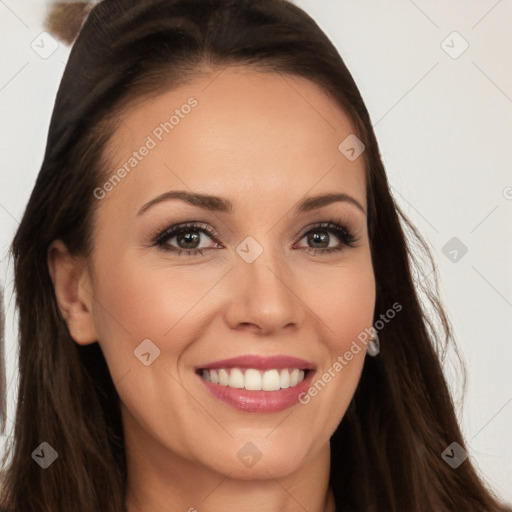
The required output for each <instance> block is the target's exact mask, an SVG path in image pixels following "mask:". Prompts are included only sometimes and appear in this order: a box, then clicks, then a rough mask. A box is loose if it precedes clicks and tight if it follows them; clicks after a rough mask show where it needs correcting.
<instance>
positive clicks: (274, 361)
mask: <svg viewBox="0 0 512 512" xmlns="http://www.w3.org/2000/svg"><path fill="white" fill-rule="evenodd" d="M215 368H254V369H255V370H272V369H274V368H275V369H281V368H298V369H301V370H305V369H307V370H314V369H315V365H314V364H313V363H311V362H309V361H306V360H305V359H300V358H298V357H292V356H285V355H276V356H269V357H263V356H256V355H245V356H239V357H232V358H230V359H222V360H221V361H213V362H211V363H205V364H204V365H201V366H198V367H197V369H198V370H200V369H206V370H210V369H215Z"/></svg>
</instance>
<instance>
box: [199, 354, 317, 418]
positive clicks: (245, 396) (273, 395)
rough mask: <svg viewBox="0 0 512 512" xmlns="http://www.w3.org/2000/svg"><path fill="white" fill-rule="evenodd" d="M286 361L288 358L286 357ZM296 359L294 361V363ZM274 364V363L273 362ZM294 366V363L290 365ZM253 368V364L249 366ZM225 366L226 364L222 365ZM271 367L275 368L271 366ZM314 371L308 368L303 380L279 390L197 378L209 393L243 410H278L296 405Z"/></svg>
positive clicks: (305, 391) (306, 388) (308, 385)
mask: <svg viewBox="0 0 512 512" xmlns="http://www.w3.org/2000/svg"><path fill="white" fill-rule="evenodd" d="M286 359H287V360H288V361H289V360H290V358H286ZM296 362H297V360H295V361H294V363H296ZM274 364H275V363H274ZM292 366H294V367H295V368H296V367H297V366H296V365H295V364H294V365H292ZM250 367H251V368H254V366H250ZM224 368H226V366H224ZM272 368H276V367H275V366H272ZM314 373H315V372H314V371H312V370H309V371H308V372H307V373H306V375H305V378H304V380H303V381H302V382H301V383H300V384H298V385H297V386H294V387H293V388H287V389H280V390H279V391H248V390H247V389H243V388H242V389H237V388H230V387H228V386H221V385H220V384H214V383H213V382H209V381H207V380H204V379H203V378H202V377H200V376H199V375H198V378H199V379H201V381H202V382H203V383H204V385H205V386H206V387H207V389H208V391H210V393H211V394H212V395H213V396H214V397H216V398H218V399H219V400H222V401H223V402H224V403H226V404H228V405H230V406H231V407H234V408H235V409H239V410H242V411H244V412H280V411H283V410H284V409H287V408H288V407H292V406H294V405H297V404H298V403H300V402H299V395H301V394H302V396H304V394H305V393H307V390H308V388H309V387H310V385H311V381H312V379H313V375H314Z"/></svg>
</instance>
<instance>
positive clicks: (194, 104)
mask: <svg viewBox="0 0 512 512" xmlns="http://www.w3.org/2000/svg"><path fill="white" fill-rule="evenodd" d="M353 131H354V128H353V125H352V123H351V121H350V119H349V118H348V116H347V115H346V114H345V112H344V111H343V110H342V109H340V108H339V106H338V105H337V104H336V103H335V102H334V101H333V100H331V99H330V98H329V96H327V95H326V94H325V93H324V91H323V90H322V89H321V88H320V87H319V86H318V85H316V84H315V83H313V82H311V81H309V80H306V79H304V78H299V77H295V76H293V77H292V76H289V75H282V74H279V73H263V72H257V71H253V70H248V69H245V68H233V69H231V68H228V69H225V70H224V71H222V70H221V71H217V72H215V73H212V74H210V75H208V76H204V77H201V78H197V79H195V80H193V81H192V82H190V83H189V84H187V85H184V86H181V87H179V88H177V89H173V90H170V91H167V92H165V93H163V94H161V95H159V96H157V97H154V98H148V99H143V100H142V101H139V102H137V104H135V105H134V106H132V107H131V108H130V109H129V110H126V111H125V112H123V113H122V123H121V124H120V126H119V128H118V129H117V130H116V132H115V133H114V135H113V137H112V139H111V141H110V143H109V146H108V148H107V155H108V157H109V168H108V169H107V170H106V174H105V176H104V178H105V180H107V179H108V178H109V177H111V176H112V175H114V174H116V173H118V174H119V172H118V171H119V170H120V169H124V171H125V172H121V174H122V175H123V178H122V180H121V182H120V183H119V184H118V185H117V184H116V186H115V190H114V192H115V193H113V194H111V196H112V198H113V197H114V196H116V195H117V196H118V197H119V196H121V195H122V196H123V197H124V199H126V202H128V203H131V204H139V203H140V202H141V201H144V199H147V200H149V199H150V198H151V196H152V195H156V194H159V193H162V192H163V191H164V190H163V189H172V188H179V189H181V190H182V189H187V188H189V189H191V190H193V191H197V192H203V193H210V194H217V195H225V196H231V198H232V200H233V201H234V202H236V200H237V197H236V194H241V195H239V196H238V197H239V198H241V197H245V199H247V197H246V195H247V194H249V192H251V193H252V194H253V195H254V194H256V195H258V196H259V197H260V199H261V197H262V196H261V195H262V194H263V195H264V196H265V195H272V194H273V195H275V194H279V193H281V194H284V195H281V197H282V198H283V199H284V197H285V196H288V195H289V196H290V199H291V200H294V201H295V200H297V199H298V198H300V197H302V196H304V195H305V194H306V193H307V192H308V190H309V189H312V188H313V187H314V188H315V190H314V192H315V193H319V192H322V191H324V190H329V189H331V188H332V187H337V188H338V189H343V191H352V192H355V191H359V192H360V193H361V192H362V191H363V190H364V183H365V180H364V163H363V158H358V159H356V160H355V161H350V160H349V159H347V158H346V157H345V156H344V155H343V154H342V153H341V152H340V150H339V145H340V143H341V142H342V141H343V140H344V139H345V138H346V137H347V136H349V135H351V134H352V133H353ZM230 191H231V192H232V194H230ZM360 199H361V201H362V202H363V203H364V201H365V198H364V197H362V196H360ZM112 202H114V199H112Z"/></svg>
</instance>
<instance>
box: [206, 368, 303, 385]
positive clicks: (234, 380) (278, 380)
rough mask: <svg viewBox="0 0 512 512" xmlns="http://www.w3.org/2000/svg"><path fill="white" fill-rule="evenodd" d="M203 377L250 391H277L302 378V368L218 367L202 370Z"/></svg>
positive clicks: (216, 382) (297, 382) (215, 382)
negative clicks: (258, 368)
mask: <svg viewBox="0 0 512 512" xmlns="http://www.w3.org/2000/svg"><path fill="white" fill-rule="evenodd" d="M202 375H203V379H205V380H208V381H210V382H213V383H214V384H220V385H221V386H229V387H231V388H245V389H247V390H251V391H260V390H263V391H277V390H278V389H285V388H290V387H293V386H296V385H297V384H299V382H302V381H303V380H304V370H299V369H298V368H294V369H290V370H289V369H288V368H285V369H284V370H267V371H265V372H264V371H260V370H255V369H253V368H249V369H247V370H245V374H244V370H241V369H240V368H229V369H228V368H218V369H216V370H203V373H202Z"/></svg>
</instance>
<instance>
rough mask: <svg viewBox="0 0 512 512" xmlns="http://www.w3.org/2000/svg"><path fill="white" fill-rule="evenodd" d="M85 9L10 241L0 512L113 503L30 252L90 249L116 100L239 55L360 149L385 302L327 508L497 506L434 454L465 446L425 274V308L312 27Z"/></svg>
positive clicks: (118, 7)
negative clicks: (51, 457) (334, 113)
mask: <svg viewBox="0 0 512 512" xmlns="http://www.w3.org/2000/svg"><path fill="white" fill-rule="evenodd" d="M91 7H92V5H91V4H87V5H85V4H84V3H77V4H76V5H73V4H69V5H68V6H67V9H74V10H72V11H67V12H68V13H69V12H72V13H73V12H75V13H77V14H78V16H79V21H80V22H79V23H74V24H73V27H75V28H73V30H78V29H79V28H80V26H81V25H82V21H83V17H84V16H85V14H84V13H87V12H88V11H90V13H89V15H88V17H87V19H86V21H85V23H84V24H83V26H82V28H81V30H80V32H79V34H78V37H77V39H76V41H75V43H74V46H73V48H72V51H71V54H70V57H69V60H68V63H67V65H66V68H65V71H64V75H63V78H62V82H61V84H60V88H59V91H58V94H57V98H56V101H55V107H54V110H53V115H52V118H51V123H50V127H49V133H48V140H47V146H46V152H45V155H44V160H43V163H42V166H41V170H40V172H39V175H38V177H37V181H36V183H35V186H34V189H33V191H32V194H31V196H30V199H29V202H28V205H27V207H26V210H25V213H24V216H23V219H22V221H21V223H20V225H19V228H18V231H17V233H16V235H15V238H14V240H13V244H12V255H13V258H14V267H15V291H16V301H17V307H18V310H19V375H20V385H19V395H18V404H17V413H16V424H15V430H14V436H13V439H14V440H13V444H12V446H10V447H9V451H8V454H9V455H10V456H11V461H10V464H9V465H8V466H6V472H5V479H4V482H3V494H2V498H1V504H2V505H1V506H3V508H4V509H5V510H6V511H8V512H32V511H34V512H35V511H38V512H41V511H44V512H59V511H66V512H67V511H69V510H73V511H75V512H93V511H95V512H96V511H102V512H120V511H122V510H125V505H124V497H125V491H126V476H127V475H126V459H125V450H124V438H123V429H122V422H121V417H120V408H119V397H118V395H117V392H116V389H115V386H114V384H113V382H112V380H111V377H110V374H109V371H108V367H107V365H106V363H105V360H104V358H103V355H102V352H101V350H100V348H99V345H98V344H97V343H95V344H92V345H89V346H80V345H78V344H77V343H75V342H74V341H73V339H72V338H71V336H70V334H69V332H68V329H67V326H66V323H65V322H64V320H63V318H62V316H61V314H60V312H59V309H58V306H57V303H56V299H55V295H54V292H53V286H52V282H51V279H50V276H49V272H48V266H47V250H48V247H49V245H50V243H51V242H52V241H53V240H55V239H61V240H63V241H64V242H65V243H66V245H67V247H68V249H69V250H70V252H72V253H74V254H82V255H89V254H90V253H91V250H92V247H93V244H92V242H93V214H94V207H95V205H96V204H97V201H96V200H95V198H94V193H93V191H94V189H95V188H96V187H98V186H99V185H100V184H101V183H103V182H104V181H105V176H106V175H107V169H108V166H107V165H106V156H105V152H104V148H105V144H106V143H107V142H108V141H109V138H110V137H111V135H112V133H113V132H114V131H115V128H116V126H117V125H118V123H119V117H118V116H119V113H120V112H122V111H123V109H124V108H125V107H126V106H127V105H129V104H130V103H131V102H133V101H134V100H136V99H137V98H141V97H143V96H146V95H156V94H159V93H160V92H163V91H165V90H170V89H172V88H174V87H177V86H178V85H183V84H186V83H187V82H189V81H191V80H193V79H194V78H196V77H198V76H200V75H201V74H204V73H212V72H221V71H222V69H224V68H225V67H227V66H233V65H236V66H240V65H242V66H248V67H250V68H252V69H255V70H260V71H264V72H269V73H281V74H282V75H289V76H299V77H304V78H307V79H309V80H311V81H312V82H314V83H316V84H318V86H320V87H321V88H322V89H323V90H324V91H325V93H326V94H328V95H329V96H330V97H331V98H333V99H334V100H335V101H336V102H337V104H338V105H339V107H340V108H341V109H343V110H344V111H345V112H346V113H347V114H348V115H349V117H350V119H351V120H352V122H353V126H354V130H355V133H356V134H357V136H358V137H359V138H360V139H361V140H362V141H363V143H364V144H365V146H366V150H365V152H364V153H363V158H364V159H365V167H366V183H367V190H366V193H367V199H368V229H369V238H370V247H371V253H372V261H373V267H374V272H375V278H376V283H377V295H376V304H375V312H376V318H375V319H376V320H377V319H378V315H379V313H382V312H384V311H386V310H387V309H389V308H390V306H391V305H392V304H393V303H395V302H398V303H400V304H401V305H402V306H403V310H402V311H401V312H400V314H398V315H397V316H396V318H394V319H393V321H391V322H389V324H388V325H387V326H386V328H385V329H383V330H382V332H381V333H380V341H381V347H382V352H381V354H379V355H378V357H374V358H367V359H366V362H365V365H364V368H363V372H362V376H361V379H360V382H359V385H358V388H357V390H356V392H355V395H354V397H353V400H352V402H351V404H350V406H349V408H348V410H347V412H346V414H345V416H344V418H343V420H342V422H341V423H340V425H339V426H338V428H337V430H336V432H335V433H334V434H333V436H332V438H331V454H332V457H331V474H330V481H331V485H332V488H333V491H334V495H335V499H336V504H337V509H338V510H340V511H341V510H344V511H354V512H363V511H364V512H370V511H374V512H376V511H381V512H382V511H386V512H398V511H401V512H433V511H436V512H439V511H445V510H464V511H486V512H504V511H505V510H508V509H507V508H506V507H505V506H504V505H502V504H500V503H499V501H498V498H497V497H495V496H494V495H493V494H492V492H491V491H490V490H489V489H487V488H486V486H485V485H484V484H483V483H482V481H481V480H480V478H479V477H478V475H477V472H476V470H475V468H474V466H473V465H472V463H471V460H470V459H466V460H465V461H464V462H463V463H462V464H461V465H460V466H459V467H457V468H456V469H454V468H452V467H451V466H450V465H448V464H447V463H446V462H445V460H443V458H442V457H441V454H442V452H443V451H444V450H445V448H447V446H449V445H450V444H451V443H452V442H457V443H458V444H459V445H460V446H461V447H463V448H464V447H465V443H464V440H463V438H462V434H461V431H460V429H459V426H458V422H457V418H456V415H455V412H454V405H453V402H452V399H451V397H450V393H449V390H448V386H447V383H446V381H445V377H444V375H443V371H442V360H443V357H444V354H445V352H446V349H447V347H448V346H449V342H450V341H451V340H452V333H451V328H450V324H449V322H448V320H447V318H446V316H445V314H444V312H443V308H442V306H441V304H440V302H439V300H438V299H437V284H436V283H437V281H434V282H433V283H432V284H431V285H428V286H426V287H425V290H424V291H425V297H426V299H427V303H428V304H429V305H430V306H431V307H429V308H428V309H429V313H428V314H427V311H426V309H425V308H426V306H425V305H422V301H421V295H420V293H421V290H420V289H417V288H416V287H415V283H414V278H413V272H414V268H415V267H414V265H413V264H414V261H415V258H417V257H418V255H420V254H423V255H426V257H427V259H428V258H431V257H430V253H429V251H428V247H427V246H426V244H425V243H424V242H423V241H422V239H421V237H420V236H419V235H418V233H417V232H416V231H415V229H414V228H413V226H412V225H411V224H410V222H409V221H408V220H407V218H406V217H405V216H404V214H403V213H402V212H401V210H400V209H399V207H398V206H397V204H395V202H394V200H393V197H392V195H391V193H390V189H389V185H388V182H387V177H386V173H385V169H384V166H383V163H382V161H381V158H380V154H379V148H378V144H377V140H376V138H375V134H374V131H373V128H372V123H371V121H370V117H369V114H368V112H367V109H366V107H365V105H364V102H363V100H362V98H361V95H360V93H359V90H358V88H357V86H356V84H355V82H354V80H353V78H352V76H351V74H350V73H349V71H348V70H347V68H346V66H345V64H344V62H343V61H342V59H341V57H340V55H339V54H338V52H337V50H336V49H335V47H334V46H333V44H332V43H331V42H330V41H329V39H328V38H327V36H326V35H325V34H324V33H323V32H322V31H321V29H320V28H319V27H318V25H317V24H316V23H315V22H314V21H313V20H312V19H311V18H310V17H309V16H308V15H307V14H306V13H305V12H303V11H302V10H301V9H300V8H298V7H297V6H295V5H294V4H293V3H291V2H289V1H288V0H145V1H140V0H104V1H102V2H99V3H98V4H97V5H96V6H94V8H92V10H91V9H90V8H91ZM54 21H55V20H54ZM75 21H76V20H75ZM68 26H70V25H68ZM72 39H73V37H71V38H70V40H72ZM420 257H421V256H420ZM434 275H435V274H434ZM42 442H48V443H49V444H50V445H51V446H52V447H53V448H54V449H55V450H56V451H57V453H58V459H57V461H56V462H55V463H53V464H52V465H51V466H50V467H48V468H47V469H44V470H43V469H41V468H40V467H39V466H38V465H37V464H35V463H34V461H33V460H32V459H31V454H32V452H33V451H34V449H35V448H36V447H38V446H39V445H40V444H41V443H42ZM6 460H7V455H6V459H5V460H4V464H5V461H6Z"/></svg>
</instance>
